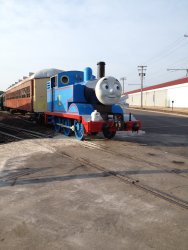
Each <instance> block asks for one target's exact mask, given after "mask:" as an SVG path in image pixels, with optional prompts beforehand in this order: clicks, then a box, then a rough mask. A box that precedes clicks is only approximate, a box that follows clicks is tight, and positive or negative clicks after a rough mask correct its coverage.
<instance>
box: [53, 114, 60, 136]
mask: <svg viewBox="0 0 188 250" xmlns="http://www.w3.org/2000/svg"><path fill="white" fill-rule="evenodd" d="M61 122H62V120H61V118H60V117H54V129H55V131H56V132H58V133H60V132H61V126H59V125H57V123H61Z"/></svg>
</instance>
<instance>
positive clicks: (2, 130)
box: [0, 123, 50, 143]
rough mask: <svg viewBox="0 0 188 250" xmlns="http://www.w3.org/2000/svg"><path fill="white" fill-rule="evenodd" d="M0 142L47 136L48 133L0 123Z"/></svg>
mask: <svg viewBox="0 0 188 250" xmlns="http://www.w3.org/2000/svg"><path fill="white" fill-rule="evenodd" d="M0 136H1V137H0V138H1V139H0V143H6V142H13V141H19V140H23V139H33V138H49V137H50V136H49V135H46V134H43V133H39V132H36V131H32V130H28V129H23V128H18V127H14V126H10V125H6V124H4V123H0Z"/></svg>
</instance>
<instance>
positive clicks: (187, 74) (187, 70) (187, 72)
mask: <svg viewBox="0 0 188 250" xmlns="http://www.w3.org/2000/svg"><path fill="white" fill-rule="evenodd" d="M167 70H168V71H169V70H170V71H176V70H185V71H186V77H187V76H188V69H167Z"/></svg>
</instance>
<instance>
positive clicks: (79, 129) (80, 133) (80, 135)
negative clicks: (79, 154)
mask: <svg viewBox="0 0 188 250" xmlns="http://www.w3.org/2000/svg"><path fill="white" fill-rule="evenodd" d="M74 132H75V136H76V139H77V140H79V141H83V140H84V138H85V137H84V125H83V124H82V123H80V122H78V121H77V120H75V121H74Z"/></svg>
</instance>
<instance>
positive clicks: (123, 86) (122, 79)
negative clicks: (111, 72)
mask: <svg viewBox="0 0 188 250" xmlns="http://www.w3.org/2000/svg"><path fill="white" fill-rule="evenodd" d="M126 80H127V78H126V77H125V76H124V77H121V78H120V81H123V84H122V88H123V94H124V91H125V85H124V81H126Z"/></svg>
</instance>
